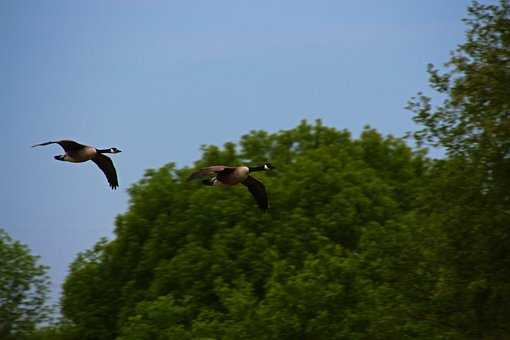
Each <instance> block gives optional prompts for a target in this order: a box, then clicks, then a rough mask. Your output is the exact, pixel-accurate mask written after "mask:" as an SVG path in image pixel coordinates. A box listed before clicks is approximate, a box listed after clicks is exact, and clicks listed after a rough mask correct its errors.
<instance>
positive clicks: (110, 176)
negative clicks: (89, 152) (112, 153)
mask: <svg viewBox="0 0 510 340" xmlns="http://www.w3.org/2000/svg"><path fill="white" fill-rule="evenodd" d="M92 161H93V162H94V163H96V164H97V166H98V167H99V169H101V170H102V171H103V173H104V174H105V176H106V179H107V180H108V183H109V184H110V186H111V187H112V189H114V190H115V189H117V187H118V186H119V181H118V179H117V171H115V167H114V166H113V162H112V160H111V159H110V158H109V157H107V156H105V155H103V154H100V153H98V154H97V155H96V156H94V158H92Z"/></svg>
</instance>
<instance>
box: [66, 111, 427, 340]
mask: <svg viewBox="0 0 510 340" xmlns="http://www.w3.org/2000/svg"><path fill="white" fill-rule="evenodd" d="M265 160H271V162H273V163H274V164H275V165H277V167H278V169H279V170H278V171H277V172H274V173H264V174H257V176H258V177H259V178H261V179H262V181H263V182H264V183H265V185H266V186H267V189H268V193H269V200H270V209H269V211H268V212H267V213H261V212H260V210H258V209H257V206H256V204H255V203H254V202H253V199H252V197H251V196H250V194H249V192H247V190H246V189H245V188H243V187H234V188H225V189H221V190H220V189H217V188H209V187H205V186H201V185H200V184H194V183H188V182H187V181H186V178H187V176H188V175H189V174H190V172H191V171H192V169H189V168H183V169H177V168H176V167H175V166H174V165H173V164H169V165H167V166H164V167H162V168H160V169H158V170H148V171H147V172H146V175H145V177H144V178H143V179H142V180H140V181H139V182H138V183H137V184H135V185H134V186H133V187H131V188H130V190H129V193H130V206H129V209H128V211H127V212H126V213H125V214H123V215H121V216H119V217H118V218H117V221H116V238H115V239H114V240H112V241H110V242H101V243H99V244H98V245H97V246H96V247H95V248H94V249H92V250H91V251H88V252H86V253H84V254H82V255H80V256H79V257H78V258H77V260H76V261H75V263H74V264H73V265H72V266H71V271H70V275H69V277H68V278H67V279H66V282H65V284H64V295H63V299H62V305H63V313H64V316H65V317H66V318H67V319H69V320H70V321H71V322H73V323H74V324H75V327H77V328H78V329H80V330H81V331H79V332H78V333H79V334H80V335H81V337H80V338H81V339H112V338H115V337H119V338H121V339H144V338H147V339H153V338H154V339H174V338H180V339H186V338H225V339H239V338H253V339H257V338H264V337H265V338H274V339H282V338H288V339H293V338H295V336H298V337H305V338H314V336H316V335H317V334H319V335H320V336H332V335H333V334H336V333H337V332H340V333H338V334H340V335H342V334H343V336H347V335H348V334H351V333H352V332H359V334H362V333H363V327H365V329H366V327H367V325H368V324H370V322H372V321H373V320H371V319H370V318H364V317H363V316H362V315H361V314H360V312H359V311H360V310H365V309H362V305H363V304H362V300H363V299H364V295H365V294H367V292H366V291H365V288H364V285H362V284H361V283H359V282H361V281H360V280H361V277H362V275H365V276H366V277H368V278H370V273H366V274H363V271H364V269H363V266H361V265H360V259H361V257H360V254H359V253H360V251H361V249H362V248H360V247H361V245H363V244H365V243H363V242H365V241H363V240H364V234H365V233H368V232H370V231H371V230H375V229H374V228H379V229H384V228H385V227H386V226H391V225H394V224H395V223H394V222H392V221H393V220H401V218H402V217H403V216H404V215H405V214H407V213H409V212H410V211H412V210H413V209H414V208H415V207H414V203H413V202H414V201H415V197H416V195H417V193H418V192H419V188H420V183H421V180H420V177H421V176H422V173H423V172H424V171H425V164H426V162H425V161H424V159H423V155H422V154H421V153H413V152H412V151H411V150H410V149H409V147H407V146H406V145H405V143H404V142H403V141H402V140H401V139H398V138H394V137H392V136H388V137H383V136H381V135H380V134H379V133H377V132H376V131H375V130H372V129H370V128H366V129H365V130H364V132H363V133H362V135H361V136H360V138H358V139H353V138H352V137H351V136H350V134H349V133H348V132H347V131H338V130H336V129H334V128H329V127H325V126H323V125H322V123H321V122H320V121H317V122H316V123H315V124H309V123H307V122H305V121H303V122H302V123H301V124H299V125H298V126H297V127H296V128H294V129H290V130H286V131H280V132H277V133H274V134H269V133H266V132H264V131H253V132H251V133H250V134H248V135H246V136H243V137H242V138H241V141H240V143H239V144H233V143H227V144H225V147H224V148H219V147H215V146H205V147H203V155H202V158H201V159H200V160H199V161H197V163H196V167H200V166H203V165H204V164H213V163H228V164H257V163H260V162H262V161H265ZM409 221H410V220H404V221H402V222H401V224H405V223H410V222H409ZM406 225H407V224H406ZM409 228H410V227H409ZM409 228H408V229H409ZM402 229H404V228H403V227H402ZM408 229H406V230H408ZM392 230H395V231H398V230H400V229H398V228H393V229H392ZM406 235H408V234H406ZM373 261H376V260H375V259H374V260H373ZM388 261H391V258H389V257H388ZM374 266H375V264H374ZM367 280H368V279H367ZM358 281H359V282H358ZM378 284H381V282H379V281H377V282H374V284H373V285H374V286H376V285H378ZM313 292H314V294H315V295H310V294H312V293H313ZM308 295H310V296H308ZM409 299H411V298H409ZM404 309H405V308H404V307H402V309H401V310H404ZM345 318H347V319H346V320H344V319H345ZM278 320H288V322H289V323H290V324H289V323H283V322H279V321H278ZM352 334H354V333H352ZM340 335H339V336H340Z"/></svg>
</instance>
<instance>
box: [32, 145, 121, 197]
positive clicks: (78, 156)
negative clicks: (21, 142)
mask: <svg viewBox="0 0 510 340" xmlns="http://www.w3.org/2000/svg"><path fill="white" fill-rule="evenodd" d="M50 144H58V145H60V146H61V147H62V149H64V151H65V154H64V155H58V156H55V157H54V158H55V159H56V160H59V161H64V162H72V163H83V162H86V161H92V162H94V163H96V165H97V166H98V167H99V169H101V171H103V173H104V174H105V176H106V179H107V180H108V183H109V184H110V187H111V188H112V189H117V187H118V186H119V181H118V179H117V171H115V167H114V166H113V162H112V160H111V159H110V158H109V157H108V156H105V155H104V154H105V153H119V152H121V151H120V150H119V149H117V148H108V149H96V148H95V147H92V146H89V145H83V144H80V143H77V142H75V141H72V140H66V139H64V140H59V141H51V142H46V143H41V144H36V145H32V147H36V146H44V145H50Z"/></svg>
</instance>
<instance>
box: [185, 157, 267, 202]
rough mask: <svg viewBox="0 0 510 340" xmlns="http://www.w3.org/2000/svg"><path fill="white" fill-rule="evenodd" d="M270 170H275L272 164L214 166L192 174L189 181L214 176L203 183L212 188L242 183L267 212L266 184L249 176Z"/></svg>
mask: <svg viewBox="0 0 510 340" xmlns="http://www.w3.org/2000/svg"><path fill="white" fill-rule="evenodd" d="M270 169H275V168H274V167H273V166H272V165H271V164H270V163H265V164H264V165H261V166H256V167H247V166H237V167H233V166H225V165H213V166H209V167H207V168H203V169H200V170H199V171H196V172H194V173H192V174H191V175H190V176H189V177H188V181H191V180H194V179H198V178H202V177H206V176H213V175H214V177H211V178H208V179H204V180H203V181H202V183H203V184H205V185H211V186H232V185H236V184H239V183H242V184H243V185H245V186H246V187H247V188H248V190H249V191H250V193H251V194H252V195H253V197H254V198H255V200H256V201H257V204H258V206H259V208H260V209H262V210H267V208H268V202H267V194H266V188H265V187H264V184H262V183H261V182H259V181H258V180H257V179H255V178H254V177H252V176H250V175H249V174H250V173H251V172H255V171H267V170H270Z"/></svg>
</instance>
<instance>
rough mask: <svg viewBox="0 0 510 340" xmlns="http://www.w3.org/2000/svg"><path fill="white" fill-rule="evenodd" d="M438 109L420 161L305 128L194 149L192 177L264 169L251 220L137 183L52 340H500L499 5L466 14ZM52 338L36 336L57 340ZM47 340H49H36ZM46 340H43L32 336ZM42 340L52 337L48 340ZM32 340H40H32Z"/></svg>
mask: <svg viewBox="0 0 510 340" xmlns="http://www.w3.org/2000/svg"><path fill="white" fill-rule="evenodd" d="M469 15H470V18H468V19H467V20H466V23H467V25H468V32H467V42H466V43H465V44H462V45H460V46H459V48H458V50H457V51H456V52H455V53H454V54H453V55H452V57H451V60H450V62H449V63H447V64H446V66H447V71H446V73H444V74H442V73H440V71H438V70H436V69H435V68H434V67H432V66H431V67H430V68H429V72H430V75H431V79H430V81H431V85H432V87H433V88H434V89H436V90H437V91H439V93H440V94H442V95H444V98H445V101H444V102H443V103H442V104H441V105H439V106H437V107H433V105H432V100H431V99H430V98H428V97H425V96H421V95H420V97H419V98H418V99H414V100H413V101H412V102H411V103H410V108H411V109H412V110H414V112H415V113H416V116H415V121H416V122H417V123H419V124H421V126H422V129H421V130H419V131H417V132H416V133H415V137H416V139H417V140H418V142H430V143H432V144H433V145H436V146H441V147H443V148H445V149H446V150H447V157H446V158H445V159H442V160H429V159H426V158H425V155H424V152H423V151H422V150H417V151H413V150H412V149H410V148H409V147H408V146H407V145H406V144H405V143H404V142H403V141H402V140H401V139H399V138H394V137H392V136H382V135H380V134H379V133H378V132H377V131H375V130H373V129H370V128H369V127H367V128H365V130H364V131H363V133H362V134H361V135H360V137H359V138H352V137H351V135H350V134H349V132H347V131H338V130H336V129H334V128H330V127H326V126H323V125H322V123H321V122H320V121H317V122H315V124H310V123H308V122H306V121H303V122H301V124H299V125H298V126H297V127H295V128H294V129H290V130H286V131H280V132H277V133H273V134H271V133H268V132H265V131H252V132H250V133H249V134H247V135H245V136H243V137H242V138H241V140H240V142H239V143H238V144H234V143H227V144H225V145H224V147H223V148H220V147H217V146H203V148H202V151H203V154H202V157H201V159H200V160H198V161H197V162H196V163H195V166H194V167H195V168H199V167H201V166H205V165H210V164H222V163H223V164H232V165H237V164H250V165H251V164H260V163H262V162H265V161H271V162H272V163H273V164H274V165H276V166H277V167H278V171H275V172H268V173H262V174H256V175H255V176H257V177H258V178H260V179H261V180H262V181H263V182H264V183H265V185H266V186H267V190H268V194H269V202H270V209H269V211H268V212H267V213H262V212H261V211H260V210H259V209H258V208H257V207H256V204H255V202H254V201H253V199H252V197H251V196H250V194H249V193H248V191H247V190H246V189H245V188H244V187H242V186H239V187H233V188H225V189H218V188H210V187H205V186H202V185H200V184H197V183H188V182H186V178H187V176H188V175H189V174H190V173H191V171H193V169H189V168H182V169H177V168H176V167H175V165H174V164H172V163H170V164H168V165H166V166H163V167H162V168H160V169H155V170H148V171H147V172H146V174H145V176H144V178H143V179H141V180H140V181H139V182H138V183H136V184H135V185H133V186H132V187H131V188H130V190H129V193H130V205H129V209H128V211H127V212H126V213H124V214H122V215H120V216H119V217H118V218H117V220H116V229H115V234H116V236H115V238H114V240H112V241H109V242H108V241H105V240H102V241H100V242H99V243H98V244H97V245H96V247H94V249H91V250H89V251H86V252H84V253H83V254H80V255H79V256H78V258H77V259H76V260H75V262H74V263H73V265H72V266H71V270H70V275H69V276H68V278H67V279H66V282H65V284H64V294H63V298H62V311H63V314H64V317H65V318H66V320H68V321H69V324H66V325H65V327H64V326H61V328H58V327H57V328H54V329H48V330H46V332H50V333H51V332H54V333H52V334H56V335H55V338H56V339H59V337H60V338H62V337H63V338H62V339H64V338H65V339H94V340H102V339H105V340H106V339H115V338H116V339H122V340H130V339H133V340H134V339H142V340H143V339H506V338H510V326H509V325H510V323H509V322H508V320H510V284H509V283H508V282H509V281H508V278H509V277H510V242H509V240H510V229H509V228H508V226H509V225H510V194H509V193H510V176H508V174H509V173H510V157H509V155H510V138H509V137H510V136H509V131H510V125H509V119H510V102H509V100H510V96H509V95H508V84H510V81H509V80H510V73H509V70H510V67H509V63H510V53H509V44H510V32H509V29H510V24H509V23H510V20H509V16H510V5H509V4H508V2H507V1H504V0H502V1H501V3H500V5H499V6H496V5H490V6H489V5H481V4H479V3H476V2H475V3H473V5H472V6H470V8H469ZM50 333H47V334H50ZM41 334H43V333H41ZM43 335H44V334H43ZM47 337H48V336H47ZM41 339H44V337H42V338H41Z"/></svg>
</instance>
